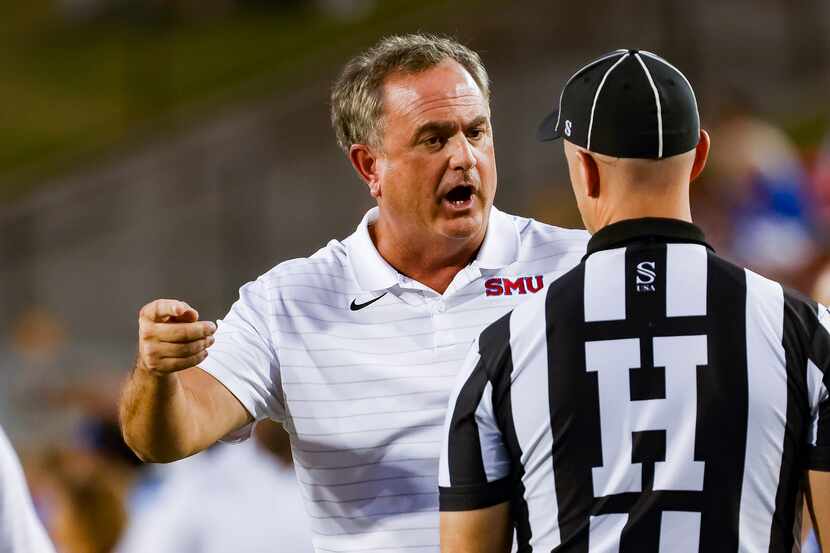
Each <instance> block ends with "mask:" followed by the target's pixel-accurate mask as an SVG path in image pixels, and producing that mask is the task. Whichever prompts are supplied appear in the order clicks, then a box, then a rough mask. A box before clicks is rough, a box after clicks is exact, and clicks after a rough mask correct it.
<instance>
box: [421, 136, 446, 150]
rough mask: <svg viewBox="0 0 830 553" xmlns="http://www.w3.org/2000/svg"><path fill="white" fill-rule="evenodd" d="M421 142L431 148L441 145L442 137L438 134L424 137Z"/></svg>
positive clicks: (442, 142)
mask: <svg viewBox="0 0 830 553" xmlns="http://www.w3.org/2000/svg"><path fill="white" fill-rule="evenodd" d="M423 144H426V145H427V146H429V147H431V148H437V147H438V146H442V145H443V144H444V139H443V138H441V137H440V136H430V137H427V138H425V139H424V141H423Z"/></svg>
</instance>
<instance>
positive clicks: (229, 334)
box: [199, 279, 285, 441]
mask: <svg viewBox="0 0 830 553" xmlns="http://www.w3.org/2000/svg"><path fill="white" fill-rule="evenodd" d="M269 305H270V302H269V299H268V290H267V287H266V285H265V283H264V281H263V280H262V279H258V280H256V281H253V282H249V283H247V284H245V285H244V286H243V287H242V288H240V290H239V299H238V300H237V301H236V303H234V304H233V306H232V307H231V310H230V311H229V312H228V314H227V315H226V316H225V318H224V319H222V320H220V321H217V330H216V334H215V335H214V336H215V338H216V342H215V343H214V344H213V346H211V347H210V349H209V350H208V357H207V359H205V360H204V361H203V362H202V363H200V364H199V367H201V368H202V369H203V370H204V371H206V372H207V373H209V374H210V375H212V376H213V377H214V378H216V379H217V380H218V381H219V382H221V383H222V384H223V385H224V386H225V387H226V388H227V389H228V390H230V392H231V393H232V394H233V395H234V396H236V398H237V399H238V400H239V401H240V403H242V405H243V406H244V407H245V409H247V411H248V412H249V413H250V414H251V416H252V417H253V418H254V419H255V420H257V421H259V420H263V419H266V418H271V419H273V420H275V421H278V422H282V421H283V419H284V418H285V407H284V400H283V393H282V387H281V384H280V382H281V381H280V364H279V359H278V358H277V354H276V348H275V347H274V344H273V343H272V335H271V330H270V328H269V324H268V317H269ZM251 426H252V425H248V426H247V427H245V428H243V429H240V430H238V431H236V432H234V433H232V434H230V435H228V436H227V437H226V438H225V441H239V440H240V439H245V438H247V437H248V436H249V435H250V431H251Z"/></svg>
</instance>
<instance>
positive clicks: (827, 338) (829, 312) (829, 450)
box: [807, 304, 830, 471]
mask: <svg viewBox="0 0 830 553" xmlns="http://www.w3.org/2000/svg"><path fill="white" fill-rule="evenodd" d="M818 320H819V325H818V326H817V328H816V332H815V335H814V336H813V339H812V342H811V344H810V355H809V360H808V361H807V388H808V394H809V396H810V398H809V399H810V415H811V419H812V420H811V425H810V432H809V444H808V452H807V468H808V469H810V470H820V471H830V393H829V392H828V390H830V309H828V308H827V307H825V306H823V305H821V304H819V305H818Z"/></svg>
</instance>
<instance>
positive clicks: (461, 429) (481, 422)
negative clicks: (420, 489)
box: [438, 340, 512, 511]
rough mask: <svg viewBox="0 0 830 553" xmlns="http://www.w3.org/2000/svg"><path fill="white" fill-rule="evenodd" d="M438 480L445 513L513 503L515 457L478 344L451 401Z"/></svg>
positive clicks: (474, 344)
mask: <svg viewBox="0 0 830 553" xmlns="http://www.w3.org/2000/svg"><path fill="white" fill-rule="evenodd" d="M438 480H439V492H440V493H439V500H440V507H441V510H442V511H468V510H473V509H483V508H485V507H490V506H492V505H496V504H498V503H502V502H504V501H508V500H509V499H510V497H511V493H512V486H511V482H512V481H511V478H510V456H509V453H508V451H507V448H506V447H505V444H504V440H503V438H502V434H501V431H500V430H499V427H498V424H497V421H496V417H495V414H494V411H493V388H492V384H491V383H490V381H489V379H488V373H487V371H486V369H485V367H484V361H483V360H482V358H481V355H480V354H479V346H478V340H476V342H475V343H473V346H472V348H471V349H470V351H469V353H468V355H467V358H466V360H465V361H464V365H463V366H462V369H461V371H460V373H459V375H458V378H457V381H456V385H455V388H454V390H453V393H452V394H451V396H450V404H449V409H448V410H447V417H446V420H445V423H444V436H443V441H442V448H441V461H440V465H439V478H438Z"/></svg>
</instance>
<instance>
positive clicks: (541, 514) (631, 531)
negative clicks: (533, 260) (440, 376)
mask: <svg viewBox="0 0 830 553" xmlns="http://www.w3.org/2000/svg"><path fill="white" fill-rule="evenodd" d="M828 329H830V312H829V311H828V309H827V308H826V307H824V306H820V305H817V304H816V303H814V302H812V301H810V300H809V299H807V298H804V297H802V296H800V295H798V294H796V293H794V292H791V291H789V290H787V289H784V288H782V287H781V285H779V284H777V283H775V282H773V281H770V280H767V279H765V278H763V277H761V276H759V275H757V274H755V273H753V272H751V271H749V270H745V269H742V268H739V267H736V266H734V265H732V264H730V263H728V262H726V261H724V260H723V259H721V258H720V257H718V256H717V255H716V254H715V253H714V252H713V251H712V250H711V248H709V247H708V246H707V245H706V243H705V242H704V237H703V234H702V233H701V232H700V230H699V229H698V228H697V227H695V226H693V225H691V224H688V223H684V222H681V221H675V220H666V219H640V220H633V221H623V222H620V223H616V224H614V225H610V226H608V227H606V228H605V229H603V230H601V231H599V232H598V233H596V235H595V236H594V237H593V238H592V239H591V241H590V243H589V246H588V255H586V257H585V259H584V260H583V262H582V263H581V264H580V265H579V266H577V267H576V268H575V269H573V270H572V271H570V272H569V273H567V274H566V275H564V276H563V277H561V278H560V279H558V280H557V281H556V282H554V283H552V284H551V285H550V287H549V289H548V292H547V293H546V294H545V296H543V297H538V298H533V299H532V300H531V301H529V302H527V303H525V304H523V305H520V306H519V307H517V308H516V309H515V310H514V311H513V312H511V313H510V314H508V315H506V316H504V317H502V318H501V319H499V320H498V321H496V322H495V323H493V324H492V325H491V326H489V327H488V328H487V329H486V330H485V331H484V332H483V333H482V334H481V335H480V337H479V339H478V341H477V343H476V346H475V347H474V349H473V350H472V351H471V352H470V355H469V357H468V359H467V361H466V363H465V366H464V368H463V370H462V372H461V374H460V375H459V381H458V385H457V387H456V390H455V392H454V394H453V395H452V396H451V400H450V411H449V413H448V415H447V421H446V425H445V428H446V430H445V440H444V449H443V454H442V459H441V465H440V478H439V480H440V486H441V489H440V505H441V509H442V510H444V511H452V510H470V509H478V508H483V507H487V506H490V505H495V504H498V503H501V502H504V501H507V500H508V499H511V500H512V501H513V507H514V508H513V510H512V512H513V513H514V519H515V524H516V535H517V540H518V546H519V551H544V552H548V551H551V550H553V551H556V552H559V551H568V552H584V553H600V552H602V553H606V552H608V553H610V552H614V553H616V552H620V553H629V552H634V551H636V552H642V551H652V552H656V551H659V552H661V553H667V552H671V553H687V552H688V553H691V552H695V553H696V552H698V551H706V552H709V551H718V552H733V551H734V552H746V553H767V552H771V553H783V552H790V551H792V550H793V547H794V544H796V543H797V540H798V535H799V529H800V523H801V521H800V513H801V511H800V506H801V497H802V496H801V486H802V482H803V475H804V471H805V470H807V469H810V470H822V471H828V470H830V399H828V388H830V333H828Z"/></svg>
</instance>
